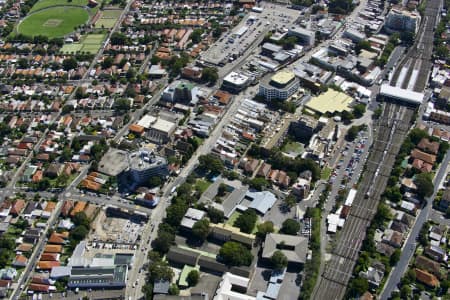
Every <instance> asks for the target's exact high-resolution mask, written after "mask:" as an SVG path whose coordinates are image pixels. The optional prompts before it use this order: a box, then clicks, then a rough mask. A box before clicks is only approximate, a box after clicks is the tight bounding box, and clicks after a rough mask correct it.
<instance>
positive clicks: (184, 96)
mask: <svg viewBox="0 0 450 300" xmlns="http://www.w3.org/2000/svg"><path fill="white" fill-rule="evenodd" d="M193 88H194V85H193V84H192V83H189V82H179V81H175V82H174V83H172V84H171V85H169V86H168V87H167V88H166V89H165V90H164V92H163V94H162V95H161V99H162V100H163V101H166V102H181V103H189V102H191V100H192V89H193Z"/></svg>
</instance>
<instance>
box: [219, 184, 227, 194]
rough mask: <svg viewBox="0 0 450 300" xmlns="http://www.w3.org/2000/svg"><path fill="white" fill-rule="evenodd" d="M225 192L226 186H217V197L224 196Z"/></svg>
mask: <svg viewBox="0 0 450 300" xmlns="http://www.w3.org/2000/svg"><path fill="white" fill-rule="evenodd" d="M226 192H227V185H226V184H225V183H223V182H222V183H221V184H219V188H218V189H217V195H218V196H220V197H223V196H225V193H226Z"/></svg>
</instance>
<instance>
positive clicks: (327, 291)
mask: <svg viewBox="0 0 450 300" xmlns="http://www.w3.org/2000/svg"><path fill="white" fill-rule="evenodd" d="M383 106H384V110H383V115H382V117H381V118H380V119H379V121H378V122H377V126H376V130H375V132H374V142H373V145H372V149H371V153H370V155H369V158H368V160H367V162H366V170H365V172H364V173H363V175H362V176H363V179H362V182H361V183H360V185H359V189H358V192H357V194H356V197H355V201H354V202H353V205H352V208H351V211H350V215H349V216H348V218H347V221H346V223H345V225H344V227H343V229H342V231H341V233H340V235H339V239H338V241H337V244H336V246H335V247H334V250H333V252H332V254H331V259H330V261H329V262H328V263H327V265H326V266H325V268H324V272H323V274H321V277H320V279H319V286H318V289H317V290H316V294H315V295H314V296H313V298H314V299H317V300H322V299H342V298H343V297H344V295H345V291H346V287H347V284H348V282H349V280H350V278H351V277H352V272H353V268H354V266H355V263H356V261H357V259H358V256H359V251H360V249H361V246H362V242H363V241H364V238H365V235H366V229H367V227H368V226H369V225H370V222H371V221H372V218H373V217H374V215H375V213H376V210H377V206H378V201H379V199H380V196H381V194H382V193H383V191H384V189H385V187H386V184H387V181H388V178H389V175H390V172H391V168H392V166H393V164H394V162H395V157H396V155H397V153H398V151H399V150H400V147H401V144H402V142H403V139H404V138H405V137H406V135H407V133H408V130H409V127H410V121H411V119H412V117H413V115H414V111H415V109H414V108H411V107H407V106H402V105H398V104H394V103H390V102H386V103H384V105H383Z"/></svg>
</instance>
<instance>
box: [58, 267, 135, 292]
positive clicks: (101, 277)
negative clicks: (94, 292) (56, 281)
mask: <svg viewBox="0 0 450 300" xmlns="http://www.w3.org/2000/svg"><path fill="white" fill-rule="evenodd" d="M127 271H128V268H127V266H126V265H117V266H111V267H92V266H90V267H81V268H72V270H71V273H70V277H69V281H68V283H67V287H69V288H71V289H73V288H85V289H87V288H93V289H98V288H109V289H112V288H124V287H125V286H126V279H127Z"/></svg>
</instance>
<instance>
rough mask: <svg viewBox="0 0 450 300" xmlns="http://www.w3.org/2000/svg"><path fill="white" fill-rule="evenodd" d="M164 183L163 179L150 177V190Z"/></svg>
mask: <svg viewBox="0 0 450 300" xmlns="http://www.w3.org/2000/svg"><path fill="white" fill-rule="evenodd" d="M162 183H163V181H162V179H161V177H159V176H152V177H150V179H149V181H148V184H149V186H150V188H155V187H158V186H161V184H162Z"/></svg>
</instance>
